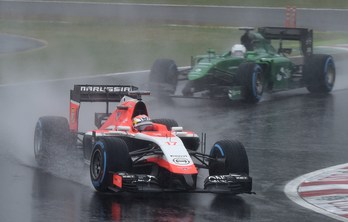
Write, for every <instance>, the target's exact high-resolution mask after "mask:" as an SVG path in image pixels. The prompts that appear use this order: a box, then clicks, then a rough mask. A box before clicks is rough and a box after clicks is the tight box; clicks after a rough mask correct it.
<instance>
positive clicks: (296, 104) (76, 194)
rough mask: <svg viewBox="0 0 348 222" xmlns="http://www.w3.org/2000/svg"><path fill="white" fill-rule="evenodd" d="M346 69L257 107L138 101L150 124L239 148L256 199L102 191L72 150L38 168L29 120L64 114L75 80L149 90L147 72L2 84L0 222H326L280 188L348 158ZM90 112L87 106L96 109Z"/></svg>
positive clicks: (340, 65) (150, 99)
mask: <svg viewBox="0 0 348 222" xmlns="http://www.w3.org/2000/svg"><path fill="white" fill-rule="evenodd" d="M346 68H347V66H346V65H344V64H343V63H342V62H339V61H337V71H338V73H340V74H339V75H338V76H337V85H336V90H334V91H333V92H332V93H331V94H330V95H327V96H314V95H310V94H308V93H307V92H306V90H304V89H303V90H302V89H300V90H293V91H291V92H286V93H280V94H273V95H266V98H265V99H264V100H263V101H262V102H261V103H259V104H258V105H255V106H251V105H245V104H240V103H231V104H226V103H222V102H212V101H201V100H199V101H196V100H194V101H193V100H187V99H177V100H173V101H172V102H170V103H166V104H163V103H160V102H158V101H157V100H156V99H155V98H153V97H147V98H145V101H147V102H148V107H149V112H150V115H151V116H152V117H153V118H157V117H159V118H161V117H169V118H174V119H176V120H177V121H178V122H179V123H180V124H181V125H182V126H184V127H185V128H188V129H192V130H194V131H196V132H198V133H199V132H202V131H204V132H206V133H207V141H208V147H211V145H212V144H213V143H214V142H215V141H217V140H220V139H226V138H229V139H238V140H240V141H242V142H243V143H244V145H245V146H246V149H247V153H248V155H249V161H250V171H251V176H252V177H253V179H254V191H255V192H256V193H257V194H256V195H240V196H237V197H235V196H226V195H225V196H220V195H214V194H175V195H174V194H155V195H101V194H98V193H96V192H95V191H94V189H93V188H92V187H91V184H90V182H89V175H88V168H87V167H86V166H84V164H83V163H82V160H81V158H80V156H79V155H78V153H72V154H64V155H62V156H61V160H62V162H61V163H59V164H57V163H53V164H52V166H51V167H50V168H48V169H46V170H42V169H39V168H37V167H36V164H35V161H34V157H33V148H32V140H33V139H32V135H33V129H34V125H35V122H36V120H37V118H38V117H39V116H41V115H46V114H51V115H64V116H66V115H67V111H68V101H69V100H68V98H69V89H70V88H71V87H72V86H73V84H79V83H110V82H115V83H119V84H123V83H124V84H127V83H132V84H135V85H139V86H140V87H141V88H143V89H146V87H147V86H146V85H145V84H143V83H141V82H142V80H143V79H146V76H147V75H146V74H140V75H141V76H142V78H139V76H137V77H136V78H135V75H121V76H115V77H100V78H91V79H86V80H84V79H80V80H66V81H55V82H46V83H35V84H27V85H17V86H5V87H0V100H1V101H2V105H1V108H0V111H1V113H2V115H1V119H0V126H1V129H0V130H1V131H0V132H1V137H0V142H1V144H2V149H1V152H0V163H1V167H0V175H1V180H0V190H1V192H0V198H1V201H2V202H1V205H0V217H1V218H2V219H1V221H100V220H103V221H118V220H120V219H125V220H126V221H127V220H128V221H170V220H174V221H176V220H178V221H212V220H219V221H227V220H230V221H233V220H234V221H278V220H281V221H296V220H298V221H330V220H331V219H330V218H327V217H325V216H322V215H319V214H316V213H313V212H311V211H309V210H307V209H304V208H302V207H300V206H298V205H296V204H295V203H292V202H291V201H290V200H289V199H288V198H287V197H286V196H285V194H284V192H283V188H284V185H285V184H286V183H287V182H288V181H289V180H291V179H293V178H295V177H297V176H299V175H302V174H305V173H308V172H311V171H314V170H317V169H320V168H325V167H328V166H332V165H336V164H340V163H345V162H347V160H348V154H347V152H346V145H347V144H348V138H347V136H346V135H347V129H348V128H347V125H348V120H347V118H346V113H347V111H348V105H347V96H348V90H347V88H348V78H347V77H348V76H347V75H345V72H344V70H345V69H346ZM21 98H22V99H21ZM91 106H94V105H88V104H87V105H85V106H84V107H85V108H86V109H88V108H97V109H103V106H97V107H91ZM82 112H83V109H82ZM87 113H88V112H87ZM89 114H90V116H89ZM89 114H87V115H83V116H82V119H83V120H84V122H85V124H84V125H85V127H86V128H89V127H90V126H91V124H92V121H91V120H92V112H90V113H89ZM87 123H88V124H87ZM89 125H90V126H89ZM18 212H20V213H18Z"/></svg>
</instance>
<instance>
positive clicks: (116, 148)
mask: <svg viewBox="0 0 348 222" xmlns="http://www.w3.org/2000/svg"><path fill="white" fill-rule="evenodd" d="M131 169H132V160H131V158H130V155H129V152H128V147H127V144H126V143H125V142H124V141H123V140H122V139H120V138H115V137H102V138H100V139H99V140H98V141H97V142H96V144H95V145H94V148H93V151H92V154H91V160H90V176H91V181H92V184H93V186H94V188H95V189H96V190H97V191H100V192H108V191H109V190H108V187H109V186H111V185H112V178H113V175H112V173H110V172H129V171H130V170H131Z"/></svg>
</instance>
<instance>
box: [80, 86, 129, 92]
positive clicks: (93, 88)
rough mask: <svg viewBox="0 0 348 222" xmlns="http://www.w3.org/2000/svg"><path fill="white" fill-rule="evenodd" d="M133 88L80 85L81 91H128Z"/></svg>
mask: <svg viewBox="0 0 348 222" xmlns="http://www.w3.org/2000/svg"><path fill="white" fill-rule="evenodd" d="M131 90H132V89H131V87H128V86H80V91H81V92H106V91H107V92H128V91H131Z"/></svg>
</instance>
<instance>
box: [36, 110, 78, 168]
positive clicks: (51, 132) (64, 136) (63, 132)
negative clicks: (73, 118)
mask: <svg viewBox="0 0 348 222" xmlns="http://www.w3.org/2000/svg"><path fill="white" fill-rule="evenodd" d="M71 141H72V135H71V133H70V130H69V123H68V120H67V119H66V118H65V117H60V116H43V117H40V118H39V120H38V121H37V123H36V126H35V133H34V154H35V159H36V161H37V162H38V164H39V165H45V164H48V163H49V162H50V161H51V160H52V159H53V158H54V157H55V156H56V154H58V153H59V152H61V151H62V150H67V148H69V146H70V145H72V144H71Z"/></svg>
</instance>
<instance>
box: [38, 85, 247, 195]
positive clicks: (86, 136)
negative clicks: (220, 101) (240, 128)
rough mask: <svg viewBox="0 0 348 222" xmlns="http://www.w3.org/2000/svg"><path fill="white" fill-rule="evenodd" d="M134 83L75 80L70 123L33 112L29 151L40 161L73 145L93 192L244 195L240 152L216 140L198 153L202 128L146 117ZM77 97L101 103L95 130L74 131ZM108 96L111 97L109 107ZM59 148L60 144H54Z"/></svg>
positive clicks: (236, 146)
mask: <svg viewBox="0 0 348 222" xmlns="http://www.w3.org/2000/svg"><path fill="white" fill-rule="evenodd" d="M137 90H138V88H137V87H135V86H125V85H122V86H119V85H116V86H115V85H75V86H74V89H73V90H71V92H70V121H69V122H68V120H67V119H66V118H64V117H57V116H44V117H41V118H39V120H38V122H37V124H36V128H35V137H34V151H35V157H36V160H37V161H38V163H39V164H40V165H42V166H45V164H47V163H49V161H50V159H51V158H54V153H56V152H57V149H58V148H59V149H65V148H66V147H74V148H81V149H82V150H83V155H84V159H85V162H86V163H87V164H89V165H90V177H91V181H92V184H93V186H94V187H95V189H96V190H98V191H100V192H109V191H114V192H119V191H128V192H145V191H149V192H156V191H159V192H164V191H185V192H212V193H215V192H216V193H224V192H226V193H232V194H240V193H251V189H252V178H251V177H250V176H249V163H248V157H247V153H246V150H245V148H244V146H243V145H242V143H240V142H238V141H236V140H221V141H218V142H216V143H215V144H214V145H213V147H212V149H211V151H210V153H209V154H206V152H205V150H206V148H205V143H206V142H205V138H206V137H205V136H204V135H205V134H203V136H202V141H201V139H200V137H199V136H198V135H197V134H195V133H194V132H191V131H186V130H183V128H182V127H180V126H178V123H177V122H176V121H175V120H172V119H152V120H151V119H149V118H148V112H147V107H146V105H145V103H144V102H143V101H142V99H141V96H142V95H146V94H149V92H144V91H137ZM82 102H105V103H106V112H105V113H95V125H96V127H97V128H98V129H96V130H90V131H88V132H85V133H81V132H79V131H78V125H79V110H80V104H81V103H82ZM109 102H117V107H116V109H115V110H114V111H113V112H112V113H109ZM60 147H64V148H60ZM200 169H208V170H207V171H208V172H209V174H208V175H207V176H206V179H205V181H204V188H197V175H198V173H199V172H200Z"/></svg>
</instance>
